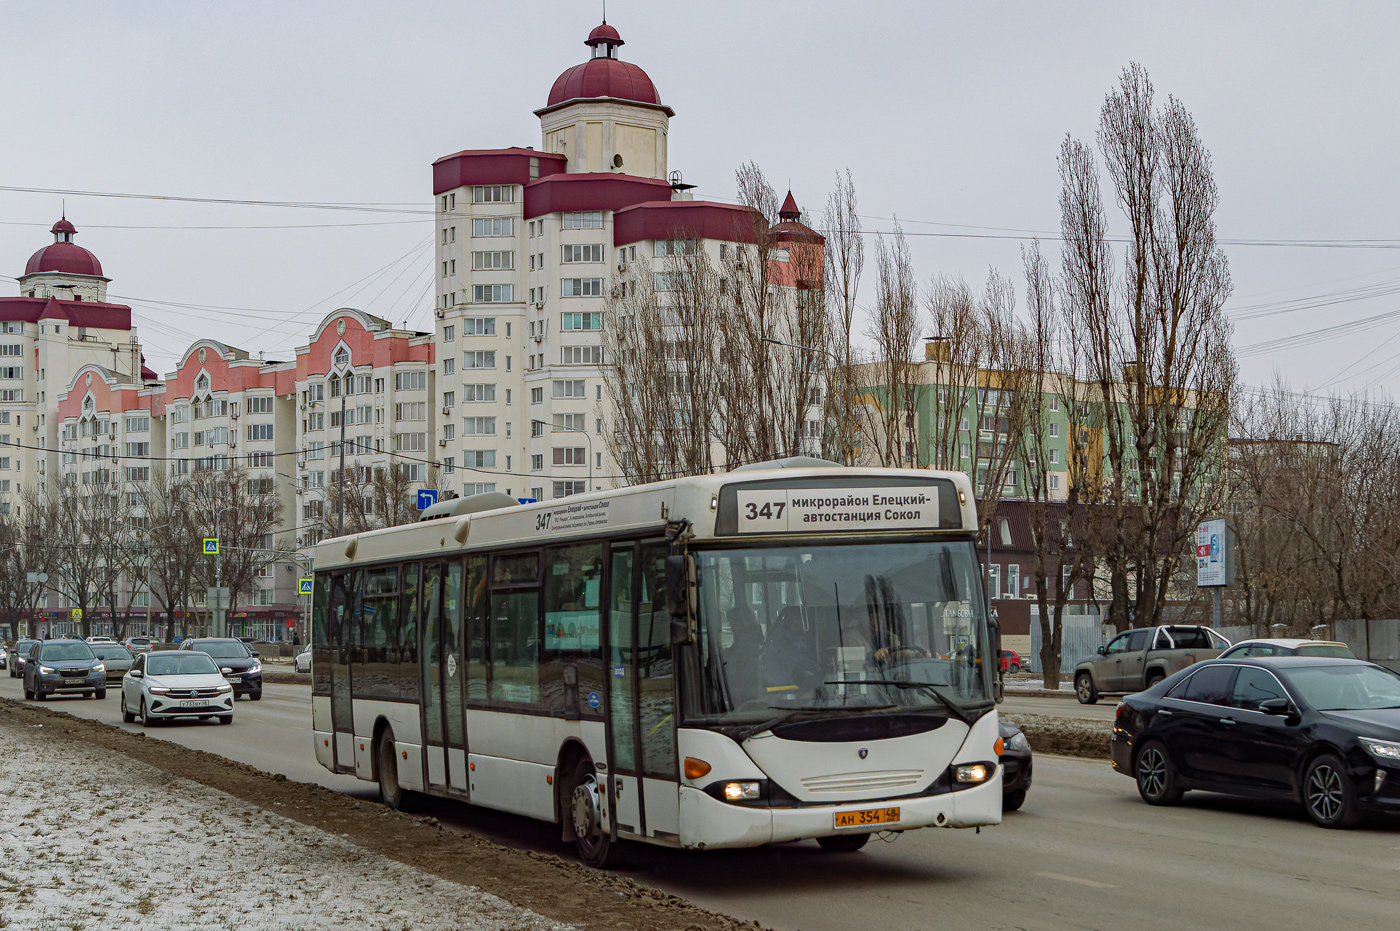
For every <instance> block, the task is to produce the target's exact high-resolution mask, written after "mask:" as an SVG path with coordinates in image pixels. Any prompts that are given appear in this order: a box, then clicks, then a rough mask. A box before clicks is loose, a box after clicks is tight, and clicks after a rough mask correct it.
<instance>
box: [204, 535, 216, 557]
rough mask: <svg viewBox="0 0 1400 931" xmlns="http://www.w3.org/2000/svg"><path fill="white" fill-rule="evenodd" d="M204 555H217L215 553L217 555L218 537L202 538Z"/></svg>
mask: <svg viewBox="0 0 1400 931" xmlns="http://www.w3.org/2000/svg"><path fill="white" fill-rule="evenodd" d="M204 555H205V556H217V555H219V538H218V537H205V538H204Z"/></svg>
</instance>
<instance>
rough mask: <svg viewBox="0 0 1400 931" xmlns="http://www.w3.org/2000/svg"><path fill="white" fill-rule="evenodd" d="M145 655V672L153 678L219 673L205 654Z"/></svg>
mask: <svg viewBox="0 0 1400 931" xmlns="http://www.w3.org/2000/svg"><path fill="white" fill-rule="evenodd" d="M146 655H147V657H148V659H147V660H146V671H147V672H149V673H150V674H151V675H153V676H200V675H207V674H209V673H217V672H218V671H219V667H217V666H215V665H214V661H213V660H212V659H210V658H209V656H208V654H205V653H195V652H191V653H171V654H167V655H165V656H151V654H149V653H147V654H146Z"/></svg>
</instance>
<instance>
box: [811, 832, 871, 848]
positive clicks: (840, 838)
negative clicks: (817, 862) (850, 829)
mask: <svg viewBox="0 0 1400 931" xmlns="http://www.w3.org/2000/svg"><path fill="white" fill-rule="evenodd" d="M868 840H870V835H869V834H834V835H832V836H831V837H818V838H817V843H818V844H821V845H822V849H823V850H827V851H830V852H831V853H851V852H853V851H856V850H859V849H860V848H862V847H864V846H865V842H866V841H868Z"/></svg>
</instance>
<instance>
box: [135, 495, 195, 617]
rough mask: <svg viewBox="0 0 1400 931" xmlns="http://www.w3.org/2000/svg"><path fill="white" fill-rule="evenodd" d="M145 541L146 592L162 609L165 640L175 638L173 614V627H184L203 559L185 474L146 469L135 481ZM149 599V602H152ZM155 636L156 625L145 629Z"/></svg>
mask: <svg viewBox="0 0 1400 931" xmlns="http://www.w3.org/2000/svg"><path fill="white" fill-rule="evenodd" d="M136 487H137V488H138V493H139V495H140V500H141V510H142V513H143V515H144V516H143V517H142V520H143V521H144V522H145V526H146V544H147V548H148V555H149V558H150V560H151V571H150V578H151V589H152V591H151V597H152V598H153V599H155V600H157V601H159V603H160V606H161V611H162V613H164V614H165V637H164V640H165V642H166V643H174V642H175V641H176V620H177V617H181V616H182V617H183V619H182V622H181V624H180V631H179V633H180V634H181V635H182V637H183V635H185V634H188V633H189V616H190V610H191V608H192V607H193V605H194V599H195V592H196V591H197V589H198V586H199V584H200V580H201V572H202V571H203V568H204V560H205V559H206V558H207V557H206V556H204V555H203V548H202V546H201V543H200V541H201V539H202V537H203V534H202V532H201V528H200V527H199V526H198V525H197V522H196V518H197V516H198V515H197V514H196V512H195V510H194V509H193V508H192V507H191V506H190V504H191V502H190V497H189V495H188V493H187V489H186V479H185V478H184V477H182V476H174V475H171V474H169V473H167V472H166V471H165V470H164V469H162V468H159V467H156V468H153V469H152V470H151V477H150V480H149V481H146V482H142V483H139V484H138V485H137V486H136ZM154 606H155V605H154V604H152V607H154ZM148 633H150V634H151V635H152V636H155V634H156V631H154V630H153V631H148Z"/></svg>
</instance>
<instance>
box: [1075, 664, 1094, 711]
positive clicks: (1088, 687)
mask: <svg viewBox="0 0 1400 931" xmlns="http://www.w3.org/2000/svg"><path fill="white" fill-rule="evenodd" d="M1074 696H1075V697H1076V698H1078V699H1079V703H1080V704H1081V705H1092V704H1094V703H1095V702H1096V701H1098V700H1099V690H1098V689H1097V688H1095V687H1094V677H1093V676H1091V675H1089V674H1088V673H1087V672H1081V673H1080V674H1079V675H1077V676H1075V677H1074Z"/></svg>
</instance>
